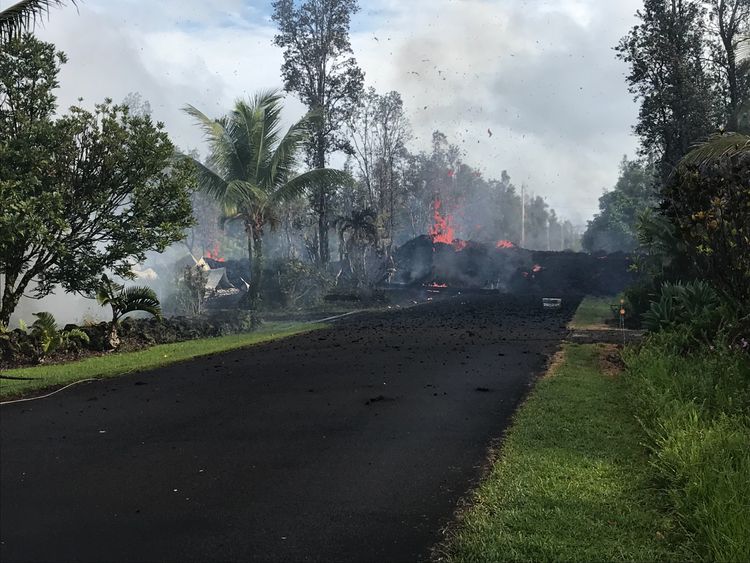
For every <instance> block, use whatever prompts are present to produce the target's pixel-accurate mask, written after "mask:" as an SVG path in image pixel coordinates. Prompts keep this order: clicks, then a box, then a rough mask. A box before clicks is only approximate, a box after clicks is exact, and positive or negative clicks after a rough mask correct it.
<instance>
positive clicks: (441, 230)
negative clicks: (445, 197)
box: [430, 199, 456, 244]
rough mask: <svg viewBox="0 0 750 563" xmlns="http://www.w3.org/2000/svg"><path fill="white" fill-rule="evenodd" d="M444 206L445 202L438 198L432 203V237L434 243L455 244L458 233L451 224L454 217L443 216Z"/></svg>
mask: <svg viewBox="0 0 750 563" xmlns="http://www.w3.org/2000/svg"><path fill="white" fill-rule="evenodd" d="M442 206H443V202H442V201H440V200H439V199H436V200H435V203H433V204H432V215H433V223H432V228H431V229H430V236H431V237H432V242H433V243H438V242H442V243H443V244H453V240H454V238H455V235H456V230H455V229H454V228H453V225H452V224H451V223H452V222H453V217H451V216H450V215H447V216H445V217H443V215H442V214H441V213H440V209H441V208H442Z"/></svg>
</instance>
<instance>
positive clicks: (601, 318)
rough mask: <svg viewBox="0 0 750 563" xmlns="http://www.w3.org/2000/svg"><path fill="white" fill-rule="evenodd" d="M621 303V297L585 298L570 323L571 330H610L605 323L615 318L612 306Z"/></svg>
mask: <svg viewBox="0 0 750 563" xmlns="http://www.w3.org/2000/svg"><path fill="white" fill-rule="evenodd" d="M619 303H620V297H592V296H588V297H585V298H584V300H583V301H581V304H580V306H579V307H578V310H577V311H576V314H575V316H574V317H573V320H572V321H571V322H570V328H572V329H579V330H584V329H597V328H610V327H607V325H606V324H605V323H606V322H607V321H609V320H611V319H612V318H613V313H612V307H611V306H612V305H615V304H619Z"/></svg>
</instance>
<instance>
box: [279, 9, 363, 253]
mask: <svg viewBox="0 0 750 563" xmlns="http://www.w3.org/2000/svg"><path fill="white" fill-rule="evenodd" d="M358 9H359V7H358V5H357V0H305V1H304V2H302V4H301V5H299V6H296V5H295V2H294V0H275V1H274V4H273V15H272V19H273V21H274V22H276V24H277V25H278V29H279V33H278V34H277V35H276V37H275V38H274V43H275V44H276V45H277V46H278V47H281V48H282V49H283V50H284V64H283V65H282V67H281V74H282V77H283V79H284V89H285V90H286V91H287V92H293V93H295V94H296V95H297V96H299V98H300V99H301V100H302V102H303V103H305V105H307V107H308V108H309V109H310V110H311V111H316V112H319V113H320V115H321V119H320V120H319V121H317V122H316V125H315V128H314V131H313V134H312V135H311V137H310V139H309V141H308V142H307V150H308V163H309V164H310V166H311V167H312V168H325V166H326V163H327V157H328V155H329V154H331V153H332V152H335V151H337V150H341V149H347V151H348V145H347V142H346V139H345V138H343V137H342V136H341V135H340V133H339V131H341V129H342V125H343V123H344V122H345V120H346V118H347V117H348V115H350V113H351V112H352V110H353V108H354V107H355V105H356V103H357V101H358V100H359V97H360V95H361V94H362V87H363V83H364V74H363V73H362V70H361V69H360V68H359V66H357V61H356V60H355V58H354V56H353V52H352V47H351V43H350V41H349V27H350V24H351V17H352V15H353V14H355V13H356V12H357V11H358ZM332 188H333V187H332V186H326V185H320V186H318V187H317V188H316V190H315V191H314V192H313V193H312V194H311V196H312V197H311V203H312V206H313V209H314V210H315V213H316V215H317V218H318V243H319V251H318V259H319V262H320V263H321V264H322V265H325V264H327V263H328V262H329V260H330V250H329V245H328V232H329V228H330V209H329V207H330V199H331V191H332Z"/></svg>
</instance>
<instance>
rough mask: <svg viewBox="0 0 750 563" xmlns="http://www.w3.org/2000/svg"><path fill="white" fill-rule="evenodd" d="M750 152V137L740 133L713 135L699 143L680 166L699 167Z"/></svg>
mask: <svg viewBox="0 0 750 563" xmlns="http://www.w3.org/2000/svg"><path fill="white" fill-rule="evenodd" d="M748 153H750V137H748V136H747V135H741V134H739V133H727V134H723V135H722V134H719V135H713V136H712V137H711V138H710V139H709V140H708V141H706V142H705V143H701V144H699V145H697V146H696V147H695V148H694V149H693V150H692V151H691V152H689V153H688V154H687V155H686V156H685V158H683V159H682V161H681V162H680V166H695V167H697V168H699V169H702V168H705V167H706V166H710V165H711V164H713V163H716V162H717V161H720V160H725V159H731V158H734V157H735V156H738V155H740V154H748Z"/></svg>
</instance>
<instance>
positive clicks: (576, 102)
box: [39, 0, 640, 223]
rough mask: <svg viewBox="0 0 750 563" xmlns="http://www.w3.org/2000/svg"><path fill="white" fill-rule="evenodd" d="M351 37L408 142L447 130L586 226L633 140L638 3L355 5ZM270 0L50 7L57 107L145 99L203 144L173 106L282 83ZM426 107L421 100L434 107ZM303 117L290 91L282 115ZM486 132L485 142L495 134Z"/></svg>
mask: <svg viewBox="0 0 750 563" xmlns="http://www.w3.org/2000/svg"><path fill="white" fill-rule="evenodd" d="M360 4H361V5H362V10H361V11H360V13H359V14H358V15H357V16H355V19H354V22H353V34H352V44H353V47H354V50H355V55H356V56H357V58H358V60H359V62H360V65H361V66H362V68H363V70H364V71H365V73H366V79H367V83H368V85H372V86H375V87H376V88H377V89H378V90H379V91H387V90H398V91H400V92H401V93H402V95H403V99H404V101H405V104H406V107H407V110H408V112H409V114H410V118H411V120H412V123H413V126H414V130H415V139H414V141H413V146H412V148H413V149H414V150H419V149H426V148H428V147H429V139H430V136H431V132H432V131H433V130H435V129H440V130H442V131H443V132H445V133H446V134H448V136H449V137H450V138H451V140H452V141H453V142H455V143H456V144H458V145H459V146H461V147H462V148H464V149H465V151H466V158H467V161H469V162H470V163H471V164H474V165H476V166H477V167H479V168H480V169H482V170H483V171H484V172H485V173H486V174H487V175H489V176H499V175H500V172H501V171H502V170H504V169H507V170H508V171H509V172H510V174H511V176H512V177H513V178H514V179H515V180H516V182H517V183H520V182H522V181H523V182H526V183H527V184H528V185H529V189H530V190H533V191H534V192H535V193H538V194H540V195H543V196H545V197H546V198H547V199H548V201H549V203H550V204H551V205H552V206H553V207H555V208H556V209H557V210H558V211H559V212H560V213H561V214H562V215H564V216H567V217H570V218H572V219H574V220H576V221H578V222H580V223H582V222H584V221H585V219H586V218H588V217H589V216H590V215H591V214H592V213H593V212H594V211H595V209H596V204H597V199H598V197H599V196H600V194H601V191H602V189H604V188H608V187H611V186H612V185H614V183H615V181H616V179H617V172H618V163H619V161H620V159H621V157H622V155H623V154H624V153H630V154H633V153H634V152H635V148H636V141H635V139H634V138H633V137H632V136H631V134H630V126H631V124H632V123H633V122H634V120H635V117H636V109H637V108H636V106H635V104H634V103H633V101H632V99H631V97H630V95H629V94H628V93H627V90H626V86H625V83H624V80H623V74H624V72H625V68H624V66H623V65H622V64H621V63H620V62H618V61H617V60H615V58H614V53H613V52H612V49H611V48H612V46H613V45H615V44H616V43H617V41H618V39H619V38H620V37H621V36H622V35H624V34H625V33H626V31H627V30H628V28H629V27H631V26H632V25H633V24H634V18H633V14H634V12H635V10H636V9H637V8H638V7H639V4H640V2H639V0H625V1H620V2H616V3H612V2H606V3H605V2H601V1H599V0H556V1H551V0H550V1H544V0H536V1H534V0H528V1H525V2H521V1H518V0H410V2H408V3H407V2H402V1H400V0H366V1H365V0H361V2H360ZM269 12H270V0H269V1H261V0H255V1H253V2H249V1H247V0H214V1H212V2H205V1H203V0H163V1H161V2H151V1H148V0H119V1H118V2H110V1H105V0H87V1H86V2H84V3H80V7H79V10H78V11H77V10H76V9H74V8H72V7H68V8H66V9H59V10H58V9H54V10H52V13H51V14H50V20H49V22H48V23H46V24H45V25H44V26H43V28H42V29H40V30H39V35H40V36H41V37H42V38H43V39H45V40H50V41H53V42H55V43H56V44H57V45H58V47H59V48H60V49H62V50H64V51H66V52H67V53H68V55H69V59H70V62H69V63H68V64H67V65H66V66H65V67H64V70H63V72H62V75H61V83H62V87H61V90H60V96H59V97H60V101H61V105H62V106H63V107H64V106H67V105H69V104H72V103H75V101H76V99H77V98H78V97H79V96H82V97H84V99H85V105H89V106H90V105H93V104H94V103H96V102H98V101H101V100H102V99H103V98H105V97H111V98H113V99H114V100H116V101H120V100H122V99H123V98H124V97H125V96H126V95H127V94H128V93H129V92H133V91H137V92H140V93H141V95H142V96H143V97H144V98H145V99H148V100H149V101H150V103H151V106H152V108H153V112H154V116H155V118H157V119H159V120H161V121H164V122H165V124H166V126H167V129H168V130H169V131H170V133H171V134H172V136H173V138H174V139H175V141H176V142H177V143H178V144H179V145H180V146H181V147H183V148H186V149H187V148H193V147H202V139H201V135H200V132H199V131H198V129H197V128H196V127H195V126H194V125H193V124H192V123H191V121H190V119H189V118H188V117H187V116H186V115H185V114H183V113H182V112H181V111H180V108H181V107H182V106H184V104H186V103H191V104H193V105H195V106H197V107H199V108H200V109H202V110H203V111H205V112H206V113H208V114H209V115H219V114H221V113H223V112H225V111H226V110H227V109H228V108H229V107H230V106H231V104H232V102H233V100H234V99H236V98H237V97H240V96H245V95H247V94H250V93H253V92H256V91H257V90H260V89H266V88H278V87H280V86H281V78H280V74H279V68H280V66H281V61H282V55H281V51H280V50H279V49H277V48H276V47H274V46H273V45H272V38H273V35H274V32H275V30H274V28H273V25H272V22H271V21H270V19H269ZM425 108H426V109H425ZM303 111H304V108H303V107H302V105H301V104H300V103H299V102H298V101H297V100H295V99H294V98H293V97H289V98H288V104H287V112H286V115H285V119H287V120H288V121H289V122H291V120H293V119H296V118H298V117H299V116H300V115H301V114H302V113H303ZM488 128H489V129H492V131H493V133H494V134H493V136H492V137H491V138H490V137H489V136H488V134H487V129H488Z"/></svg>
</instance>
